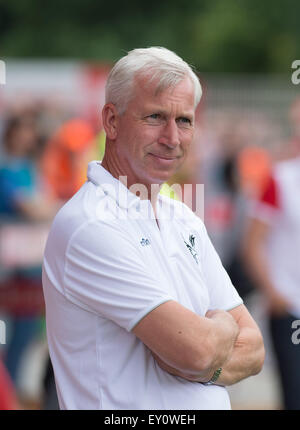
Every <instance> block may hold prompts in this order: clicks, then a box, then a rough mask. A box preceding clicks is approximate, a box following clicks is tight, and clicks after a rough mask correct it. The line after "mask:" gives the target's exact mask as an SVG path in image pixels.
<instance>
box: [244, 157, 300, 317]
mask: <svg viewBox="0 0 300 430" xmlns="http://www.w3.org/2000/svg"><path fill="white" fill-rule="evenodd" d="M251 209H252V210H251V213H250V216H251V217H254V218H257V219H259V220H261V221H263V222H265V223H266V224H268V225H269V227H270V232H269V235H268V238H267V241H266V244H265V247H266V248H265V249H266V256H267V263H268V269H269V276H270V278H271V281H272V284H273V285H274V288H276V290H278V292H280V294H282V296H283V297H285V298H286V300H288V302H289V303H290V309H289V312H290V313H291V314H292V315H294V316H295V317H296V318H300V267H299V262H300V261H299V253H300V157H297V158H294V159H291V160H286V161H282V162H280V163H278V164H276V165H275V167H274V169H273V172H272V175H271V177H270V180H269V182H268V183H267V185H266V188H265V190H263V193H262V195H261V196H260V199H259V201H258V202H256V204H254V205H253V206H252V208H251Z"/></svg>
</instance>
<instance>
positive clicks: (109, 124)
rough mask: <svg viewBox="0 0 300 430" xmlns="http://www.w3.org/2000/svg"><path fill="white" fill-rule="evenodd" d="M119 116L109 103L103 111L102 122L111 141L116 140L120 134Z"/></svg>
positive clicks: (113, 106)
mask: <svg viewBox="0 0 300 430" xmlns="http://www.w3.org/2000/svg"><path fill="white" fill-rule="evenodd" d="M118 118H119V114H118V111H117V108H116V106H115V105H114V104H113V103H107V104H106V105H104V107H103V109H102V122H103V127H104V130H105V133H106V136H107V137H108V139H110V140H115V139H116V137H117V134H118Z"/></svg>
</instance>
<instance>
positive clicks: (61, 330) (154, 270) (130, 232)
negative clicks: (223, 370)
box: [43, 161, 242, 410]
mask: <svg viewBox="0 0 300 430" xmlns="http://www.w3.org/2000/svg"><path fill="white" fill-rule="evenodd" d="M157 216H158V222H159V227H158V225H157V222H156V220H155V217H154V214H153V210H152V206H151V204H150V201H149V200H140V199H139V198H138V197H137V196H136V195H134V194H133V193H131V192H130V191H129V190H128V189H127V187H125V186H124V185H123V184H122V183H121V182H120V181H118V180H117V179H115V178H114V177H113V176H112V175H111V174H110V173H109V172H107V171H106V170H105V169H104V168H103V167H102V166H101V164H100V163H98V162H96V161H94V162H91V163H90V164H89V167H88V181H87V182H86V183H85V184H84V185H83V187H82V188H81V189H80V190H79V191H78V192H77V194H75V196H74V197H73V198H72V199H71V200H69V202H68V203H67V204H66V205H65V206H64V207H63V208H62V209H61V210H60V211H59V213H58V214H57V216H56V217H55V220H54V222H53V225H52V228H51V231H50V234H49V238H48V241H47V245H46V250H45V256H44V264H43V288H44V295H45V301H46V322H47V336H48V344H49V351H50V356H51V359H52V363H53V368H54V373H55V380H56V386H57V391H58V399H59V404H60V407H61V409H146V410H147V409H180V410H182V409H230V401H229V396H228V393H227V391H226V389H225V388H223V387H220V386H217V385H216V386H213V385H211V386H206V385H203V384H200V383H197V382H189V381H186V380H185V379H183V378H180V377H176V376H172V375H170V374H169V373H167V372H165V371H164V370H162V369H161V368H160V367H159V366H158V365H157V363H156V361H155V360H154V359H153V357H152V354H151V351H150V350H149V349H148V348H147V347H146V346H145V345H144V344H143V343H142V342H141V341H140V340H139V339H138V338H137V337H136V336H135V335H134V334H133V333H132V331H131V330H132V328H133V327H134V326H135V325H136V324H137V323H138V322H139V321H140V320H141V319H142V318H143V317H144V316H145V315H147V314H148V313H149V312H151V311H152V310H153V309H154V308H156V307H157V306H159V305H161V304H162V303H164V302H166V301H168V300H176V301H178V302H179V303H181V304H182V305H183V306H185V307H186V308H188V309H190V310H191V311H193V312H195V313H197V314H198V315H202V316H203V315H205V313H206V311H207V310H208V309H216V308H218V309H225V310H230V309H232V308H234V307H236V306H238V305H240V304H241V303H242V300H241V298H240V297H239V295H238V294H237V292H236V290H235V288H234V287H233V285H232V284H231V281H230V279H229V277H228V275H227V273H226V272H225V270H224V268H223V266H222V264H221V262H220V259H219V257H218V255H217V254H216V252H215V250H214V248H213V246H212V244H211V242H210V240H209V238H208V236H207V233H206V230H205V227H204V225H203V223H202V222H201V220H200V219H199V218H198V217H196V216H195V215H194V214H193V212H192V211H191V210H190V209H188V208H187V207H186V206H185V205H183V204H182V203H181V202H178V201H174V200H171V199H169V198H167V197H165V196H159V199H158V202H157ZM199 341H200V340H199Z"/></svg>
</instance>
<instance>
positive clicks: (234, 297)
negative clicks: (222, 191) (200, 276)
mask: <svg viewBox="0 0 300 430" xmlns="http://www.w3.org/2000/svg"><path fill="white" fill-rule="evenodd" d="M202 228H203V231H202V234H203V251H202V252H203V255H202V264H203V273H204V278H205V281H206V285H207V289H208V293H209V299H210V305H209V308H210V309H223V310H226V311H228V310H230V309H233V308H235V307H236V306H239V305H241V304H242V303H243V300H242V298H241V297H240V296H239V294H238V292H237V291H236V289H235V287H234V286H233V284H232V282H231V280H230V278H229V276H228V274H227V272H226V270H225V269H224V267H223V265H222V262H221V259H220V257H219V255H218V254H217V252H216V250H215V248H214V246H213V244H212V242H211V240H210V238H209V236H208V234H207V231H206V228H205V227H204V225H203V226H202Z"/></svg>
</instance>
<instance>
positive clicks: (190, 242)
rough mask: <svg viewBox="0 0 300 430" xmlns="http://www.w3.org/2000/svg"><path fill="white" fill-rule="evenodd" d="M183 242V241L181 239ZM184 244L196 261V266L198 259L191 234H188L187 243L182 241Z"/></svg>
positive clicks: (193, 237)
mask: <svg viewBox="0 0 300 430" xmlns="http://www.w3.org/2000/svg"><path fill="white" fill-rule="evenodd" d="M183 240H184V239H183ZM184 243H185V245H186V247H187V249H188V250H189V251H190V253H191V254H192V256H193V258H194V260H195V261H196V263H197V264H198V258H197V251H196V249H195V236H194V235H193V234H190V237H189V243H188V242H186V241H185V240H184Z"/></svg>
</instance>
